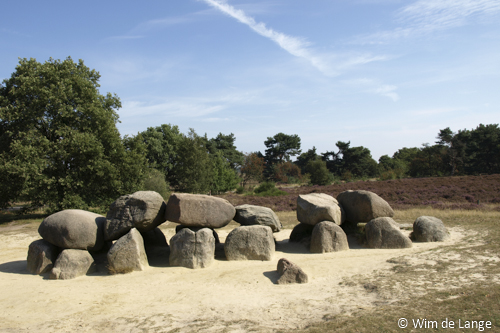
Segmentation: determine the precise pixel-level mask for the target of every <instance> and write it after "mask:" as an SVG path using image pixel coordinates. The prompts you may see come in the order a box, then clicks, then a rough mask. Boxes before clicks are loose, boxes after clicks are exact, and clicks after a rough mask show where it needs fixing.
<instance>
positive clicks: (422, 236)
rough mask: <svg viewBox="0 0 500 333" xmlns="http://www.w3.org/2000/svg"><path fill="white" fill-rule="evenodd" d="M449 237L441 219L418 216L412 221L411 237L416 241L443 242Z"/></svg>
mask: <svg viewBox="0 0 500 333" xmlns="http://www.w3.org/2000/svg"><path fill="white" fill-rule="evenodd" d="M449 237H450V234H449V233H448V229H446V227H445V226H444V224H443V221H441V220H440V219H438V218H437V217H434V216H420V217H418V218H417V219H416V220H415V222H413V232H412V233H411V239H413V240H415V241H417V242H443V241H445V240H446V239H448V238H449Z"/></svg>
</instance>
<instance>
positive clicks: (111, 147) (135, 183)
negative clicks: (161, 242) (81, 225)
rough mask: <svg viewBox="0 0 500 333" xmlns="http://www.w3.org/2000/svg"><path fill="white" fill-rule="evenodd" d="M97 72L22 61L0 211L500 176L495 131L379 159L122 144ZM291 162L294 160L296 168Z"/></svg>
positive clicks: (186, 143)
mask: <svg viewBox="0 0 500 333" xmlns="http://www.w3.org/2000/svg"><path fill="white" fill-rule="evenodd" d="M99 79H100V75H99V73H98V72H97V71H95V70H91V69H90V68H88V67H86V66H85V65H84V63H83V61H82V60H79V61H78V62H74V61H73V60H72V59H71V58H67V59H65V60H63V61H60V60H54V59H50V60H48V61H46V62H45V63H39V62H37V61H36V60H35V59H29V60H28V59H20V61H19V64H18V66H17V67H16V70H15V72H14V73H13V74H12V75H11V77H10V78H8V79H5V80H4V81H3V83H2V85H1V86H0V158H1V160H2V164H1V165H0V181H1V184H2V191H1V192H0V206H1V207H7V206H9V205H10V204H11V203H13V202H28V203H30V205H31V207H40V206H44V207H46V208H47V209H48V210H49V211H56V210H61V209H67V208H84V209H90V207H106V206H107V205H109V204H110V203H111V202H112V201H113V200H115V199H116V198H117V197H118V196H120V195H123V194H126V193H132V192H135V191H137V190H144V189H146V190H155V191H157V192H159V193H161V194H162V195H164V196H165V197H167V196H168V194H169V191H170V190H175V191H182V192H191V193H212V194H218V193H222V192H225V191H229V190H234V189H235V188H236V187H237V186H238V184H239V183H242V184H243V185H244V184H246V183H248V182H250V181H257V182H261V181H264V180H269V181H274V182H288V183H311V184H321V185H324V184H329V183H331V182H333V181H335V180H340V179H342V180H353V179H359V178H373V177H379V178H382V179H391V178H403V177H424V176H444V175H462V174H478V173H500V129H499V127H498V124H493V125H479V126H478V127H477V128H476V129H473V130H461V131H458V132H456V133H454V132H452V131H451V130H450V129H449V128H446V129H443V130H441V131H440V132H439V133H438V136H437V141H436V143H435V144H434V145H429V144H425V145H423V146H422V147H420V148H402V149H400V150H398V151H397V152H396V153H395V154H394V155H393V156H392V157H389V156H388V155H384V156H382V157H381V158H380V159H379V161H378V162H377V161H375V160H374V159H373V158H372V156H371V152H370V150H369V149H368V148H365V147H362V146H360V147H351V144H350V142H342V141H338V142H337V143H336V144H335V146H336V149H334V150H332V151H326V152H324V153H320V154H318V153H317V151H316V148H315V147H313V148H311V149H308V150H307V151H306V152H302V150H301V142H300V137H299V136H298V135H296V134H294V135H288V134H284V133H278V134H276V135H274V136H273V137H268V138H267V140H265V141H264V145H265V146H266V150H265V152H264V153H261V152H252V153H247V154H244V153H242V152H240V151H238V150H237V148H236V146H235V140H236V138H235V136H234V134H233V133H230V134H222V133H219V134H218V135H217V136H216V137H215V138H208V137H207V135H206V134H205V135H203V136H202V135H199V134H197V133H196V132H195V130H194V129H190V131H189V132H188V133H186V134H184V133H181V132H180V131H179V128H178V127H177V126H175V125H171V124H163V125H160V126H157V127H149V128H147V129H146V130H144V131H142V132H140V133H138V134H137V135H135V136H125V137H121V136H120V134H119V132H118V129H117V127H116V124H117V122H118V114H117V110H118V109H119V108H120V107H121V103H120V99H119V98H118V96H116V95H112V94H110V93H108V94H106V95H101V94H100V92H99ZM292 159H295V161H292Z"/></svg>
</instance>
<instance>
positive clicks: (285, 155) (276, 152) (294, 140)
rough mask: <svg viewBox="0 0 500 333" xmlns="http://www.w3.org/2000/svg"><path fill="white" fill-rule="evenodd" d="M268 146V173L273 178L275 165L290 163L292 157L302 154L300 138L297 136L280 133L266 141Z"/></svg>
mask: <svg viewBox="0 0 500 333" xmlns="http://www.w3.org/2000/svg"><path fill="white" fill-rule="evenodd" d="M264 144H265V145H266V147H267V149H266V155H265V162H266V172H267V176H269V177H272V173H273V169H272V168H273V166H274V164H280V163H283V162H287V161H290V157H291V156H295V155H297V154H300V138H299V136H298V135H297V134H294V135H287V134H284V133H278V134H276V135H275V136H274V137H268V138H267V140H266V141H264Z"/></svg>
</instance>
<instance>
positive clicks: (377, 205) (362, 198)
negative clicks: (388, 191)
mask: <svg viewBox="0 0 500 333" xmlns="http://www.w3.org/2000/svg"><path fill="white" fill-rule="evenodd" d="M337 200H338V202H339V204H340V206H342V208H343V209H344V211H345V214H346V220H347V221H349V222H352V223H358V222H369V221H371V220H373V219H375V218H377V217H392V216H394V211H393V210H392V208H391V206H389V204H388V203H387V201H385V200H384V199H382V198H381V197H379V196H378V195H377V194H375V193H373V192H370V191H362V190H360V191H345V192H342V193H340V194H339V195H338V196H337Z"/></svg>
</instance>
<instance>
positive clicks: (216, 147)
mask: <svg viewBox="0 0 500 333" xmlns="http://www.w3.org/2000/svg"><path fill="white" fill-rule="evenodd" d="M235 140H236V138H235V137H234V134H233V133H231V134H229V135H224V134H222V133H219V134H218V135H217V136H216V137H215V138H213V139H210V140H208V143H207V149H208V151H209V152H210V154H215V152H217V151H220V152H221V153H222V156H223V157H224V158H225V159H226V160H227V161H228V162H229V165H230V166H231V168H232V169H234V170H236V169H238V168H239V167H241V165H242V164H243V159H244V155H243V153H242V152H240V151H238V150H236V146H235V145H234V141H235Z"/></svg>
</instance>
